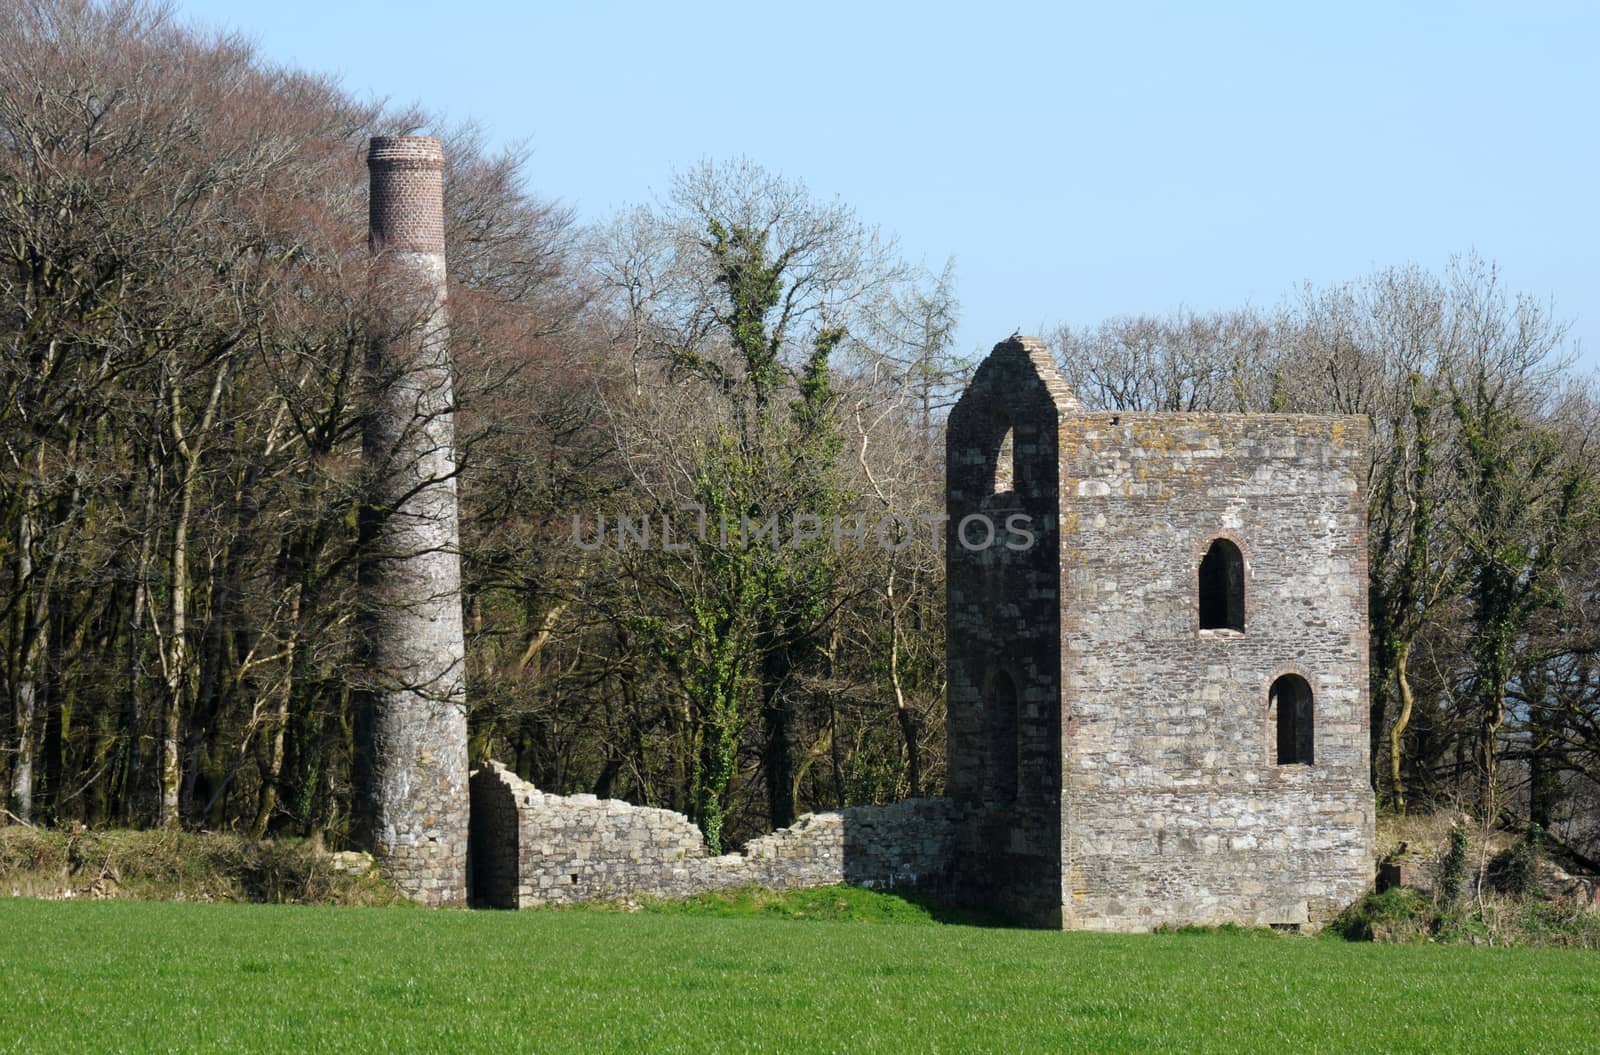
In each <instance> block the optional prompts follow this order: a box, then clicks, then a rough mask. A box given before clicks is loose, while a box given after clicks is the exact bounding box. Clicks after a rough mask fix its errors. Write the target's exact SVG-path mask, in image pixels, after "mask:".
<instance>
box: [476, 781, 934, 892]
mask: <svg viewBox="0 0 1600 1055" xmlns="http://www.w3.org/2000/svg"><path fill="white" fill-rule="evenodd" d="M471 787H472V838H471V843H472V847H471V861H472V886H473V890H474V895H475V899H476V900H477V901H478V902H479V903H480V904H483V905H486V906H489V907H494V908H532V907H535V906H539V905H549V904H565V903H572V902H579V901H605V900H616V899H627V898H630V897H636V896H639V895H649V896H656V897H689V896H692V895H694V894H700V893H705V892H707V891H711V890H722V889H728V888H732V887H740V886H748V885H752V884H753V885H759V886H766V887H773V888H786V887H812V886H828V885H831V884H834V883H852V884H855V885H857V886H866V887H876V888H880V889H891V888H892V889H919V890H935V889H940V888H942V887H943V886H944V885H945V883H946V882H947V878H948V873H949V862H950V861H951V860H952V857H953V848H952V832H953V824H952V820H951V818H952V809H951V805H950V803H948V802H947V801H946V800H944V799H911V800H907V801H905V802H899V803H895V804H894V805H891V806H858V807H852V808H849V809H844V810H840V811H838V812H833V813H818V814H807V815H806V816H804V817H801V818H800V819H799V820H798V821H796V822H795V824H794V825H793V826H792V827H790V828H784V829H781V830H779V831H776V832H773V833H772V834H771V835H767V836H764V837H762V838H760V839H755V840H752V841H751V842H750V843H749V844H748V845H746V847H745V848H744V851H743V852H742V853H736V854H725V855H723V856H721V857H708V856H707V855H706V847H705V840H704V839H703V838H702V837H701V835H700V830H699V829H698V828H696V827H695V825H694V824H693V823H692V822H691V821H690V820H689V819H688V818H687V817H685V816H684V815H683V814H681V813H674V812H672V811H671V810H662V809H651V808H649V807H643V806H633V805H630V804H628V803H626V802H620V801H616V800H611V799H598V798H595V797H594V796H593V795H570V796H563V795H549V794H546V793H544V792H542V791H540V790H539V789H537V788H535V787H534V786H533V785H532V784H529V783H528V782H527V781H524V780H521V779H519V778H518V777H517V776H516V775H515V774H513V773H512V772H511V771H510V770H508V769H506V768H505V767H504V766H502V765H500V764H499V763H493V762H492V763H490V764H489V765H488V766H486V767H484V768H483V769H480V770H478V771H476V772H475V773H474V774H473V775H472V781H471Z"/></svg>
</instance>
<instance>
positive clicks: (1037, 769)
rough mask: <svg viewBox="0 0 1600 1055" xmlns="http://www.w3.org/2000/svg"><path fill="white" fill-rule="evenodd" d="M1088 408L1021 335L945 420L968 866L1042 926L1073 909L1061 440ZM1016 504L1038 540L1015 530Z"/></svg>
mask: <svg viewBox="0 0 1600 1055" xmlns="http://www.w3.org/2000/svg"><path fill="white" fill-rule="evenodd" d="M1076 409H1077V401H1076V399H1074V398H1073V397H1072V395H1071V393H1070V392H1069V391H1068V390H1067V387H1066V385H1065V384H1064V383H1063V382H1062V381H1061V379H1060V377H1059V376H1058V375H1057V373H1056V370H1055V366H1054V364H1053V363H1052V362H1051V360H1050V354H1049V352H1048V351H1047V350H1046V349H1045V347H1044V345H1043V344H1042V343H1041V342H1039V341H1038V340H1037V339H1035V338H1014V339H1012V340H1010V341H1006V342H1003V343H1001V344H1000V345H998V346H996V348H995V350H994V352H993V354H992V355H990V356H989V358H988V359H986V360H985V361H984V362H983V364H982V365H981V366H979V368H978V371H977V373H976V375H975V376H974V377H973V381H972V384H971V386H970V387H969V388H968V390H967V392H966V394H965V395H964V396H963V397H962V399H961V401H960V402H959V403H958V404H957V406H956V407H955V408H953V409H952V411H951V413H950V418H949V422H948V426H947V430H946V447H945V450H946V466H945V473H946V478H945V499H946V512H947V513H948V515H949V521H948V522H947V524H946V539H945V554H946V611H947V632H946V648H945V655H946V663H947V669H948V671H949V681H948V686H949V687H948V717H947V728H948V734H949V753H948V788H949V794H950V795H951V797H952V798H953V799H954V800H955V802H956V805H957V807H958V809H959V811H960V816H961V823H960V826H959V830H960V841H959V847H958V860H957V869H958V873H959V876H960V884H961V886H962V888H963V891H964V894H965V896H966V897H967V898H968V899H969V900H972V901H974V902H978V903H983V904H993V905H996V906H998V907H1000V908H1002V909H1003V910H1005V911H1007V912H1008V913H1010V914H1011V915H1013V916H1014V917H1015V918H1017V919H1018V920H1020V921H1023V922H1028V923H1033V924H1037V925H1040V926H1059V925H1060V912H1061V765H1060V761H1061V691H1060V677H1061V637H1060V624H1061V603H1060V602H1061V597H1060V590H1059V580H1060V566H1059V562H1058V552H1059V541H1060V540H1059V536H1058V534H1057V516H1056V511H1057V507H1058V501H1059V492H1058V486H1057V470H1058V461H1057V449H1058V448H1057V441H1058V426H1059V421H1060V419H1061V417H1062V416H1063V415H1064V414H1070V413H1073V412H1075V411H1076ZM1008 433H1009V441H1008V439H1007V435H1008ZM1013 516H1020V517H1022V518H1024V520H1023V521H1020V522H1018V523H1019V524H1020V523H1026V525H1027V531H1028V532H1029V533H1030V534H1031V536H1032V537H1031V540H1026V539H1024V537H1023V536H1021V535H1015V534H1013V533H1012V532H1011V531H1009V530H1008V529H1007V524H1008V521H1010V519H1011V518H1012V517H1013ZM991 531H993V532H994V533H995V536H996V537H994V538H993V539H992V544H990V545H982V543H983V542H984V541H985V539H986V538H987V537H988V534H989V532H991ZM1025 541H1026V543H1027V544H1026V545H1024V544H1023V543H1024V542H1025Z"/></svg>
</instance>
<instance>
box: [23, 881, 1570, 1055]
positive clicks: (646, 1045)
mask: <svg viewBox="0 0 1600 1055" xmlns="http://www.w3.org/2000/svg"><path fill="white" fill-rule="evenodd" d="M818 904H819V906H820V905H821V904H822V903H821V902H819V903H818ZM767 908H768V909H770V908H771V907H770V906H768V907H767ZM784 914H787V915H790V916H794V915H805V916H807V918H806V919H805V920H803V921H796V920H794V919H792V918H790V919H784V918H775V917H776V916H779V915H784ZM814 915H822V916H826V915H827V912H826V911H825V910H823V909H822V908H819V911H818V912H816V913H808V912H803V911H802V912H795V911H793V910H792V909H791V910H786V911H785V912H782V913H775V912H771V911H766V912H765V913H763V912H760V911H758V912H757V913H755V914H754V915H747V916H745V917H744V918H722V917H719V916H718V915H716V914H715V913H714V912H712V911H709V910H707V911H704V912H702V913H701V914H695V913H694V912H687V911H683V910H681V909H679V910H675V911H673V912H671V913H652V912H644V913H633V914H625V913H615V912H595V911H567V912H553V911H544V912H522V913H497V912H428V911H422V910H415V911H413V910H407V909H333V908H299V907H286V906H253V905H195V904H171V903H165V904H163V903H144V902H134V901H102V902H76V903H75V902H45V901H30V900H26V899H6V900H3V901H0V1052H4V1051H19V1052H79V1051H82V1052H113V1051H176V1052H221V1051H272V1052H286V1053H294V1055H301V1053H318V1052H378V1051H440V1052H480V1051H481V1052H495V1053H497V1055H516V1053H521V1052H580V1053H584V1055H597V1053H601V1052H611V1051H630V1052H667V1051H683V1052H697V1053H698V1052H739V1051H776V1052H805V1051H838V1052H857V1051H882V1052H895V1053H911V1052H930V1051H943V1052H954V1051H962V1052H966V1051H973V1052H978V1051H992V1052H1005V1053H1007V1055H1011V1053H1020V1052H1037V1051H1073V1052H1121V1051H1126V1052H1148V1051H1173V1052H1243V1051H1260V1052H1270V1053H1272V1055H1298V1053H1301V1052H1307V1051H1330V1052H1349V1051H1384V1052H1401V1051H1416V1052H1450V1053H1459V1052H1469V1051H1484V1052H1520V1051H1539V1052H1568V1051H1570V1052H1580V1051H1581V1052H1593V1051H1596V1050H1600V956H1597V955H1596V954H1595V953H1593V952H1583V951H1568V950H1559V949H1490V948H1471V947H1462V946H1382V945H1362V944H1346V943H1343V942H1339V941H1335V940H1322V939H1309V938H1274V937H1259V936H1252V935H1248V934H1246V935H1239V934H1158V935H1152V936H1127V937H1123V936H1101V935H1089V934H1056V933H1041V932H1036V931H1020V930H1002V929H993V928H982V927H968V926H948V925H940V924H936V923H932V922H930V921H929V920H928V919H927V918H926V917H925V916H923V915H920V914H919V913H917V912H912V911H907V912H904V913H901V914H900V916H901V917H903V921H902V922H895V921H894V917H895V913H893V912H891V913H889V914H888V917H889V918H890V922H879V923H870V922H860V921H855V922H829V921H826V920H817V919H814V918H810V917H812V916H814ZM763 916H765V917H768V918H763ZM918 924H922V925H918Z"/></svg>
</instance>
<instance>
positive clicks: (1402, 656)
mask: <svg viewBox="0 0 1600 1055" xmlns="http://www.w3.org/2000/svg"><path fill="white" fill-rule="evenodd" d="M1410 662H1411V642H1410V641H1407V642H1405V643H1404V644H1402V645H1401V646H1400V648H1399V650H1398V651H1397V652H1396V653H1395V658H1394V672H1395V681H1396V682H1397V683H1398V684H1399V686H1400V713H1399V715H1397V716H1396V717H1395V720H1394V728H1393V729H1392V730H1390V732H1389V781H1390V783H1391V785H1392V787H1393V788H1394V805H1395V809H1396V810H1397V811H1398V812H1399V814H1400V816H1402V817H1404V816H1405V815H1406V785H1405V780H1404V779H1403V777H1402V776H1401V773H1400V761H1401V754H1402V750H1401V749H1402V746H1403V745H1404V743H1405V736H1406V727H1407V726H1408V725H1410V724H1411V711H1412V709H1413V707H1414V705H1415V703H1416V700H1415V698H1414V697H1413V696H1412V694H1411V676H1410V671H1409V669H1408V667H1409V665H1410Z"/></svg>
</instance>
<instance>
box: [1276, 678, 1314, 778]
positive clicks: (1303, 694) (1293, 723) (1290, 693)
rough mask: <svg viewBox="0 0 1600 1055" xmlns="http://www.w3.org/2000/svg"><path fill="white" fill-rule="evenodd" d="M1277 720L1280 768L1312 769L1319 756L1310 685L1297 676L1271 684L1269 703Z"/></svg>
mask: <svg viewBox="0 0 1600 1055" xmlns="http://www.w3.org/2000/svg"><path fill="white" fill-rule="evenodd" d="M1269 706H1270V707H1271V708H1272V712H1273V714H1274V715H1276V717H1277V726H1278V765H1280V766H1309V765H1311V764H1312V762H1313V761H1314V760H1315V756H1316V737H1315V735H1314V730H1313V725H1314V724H1315V719H1314V716H1313V712H1314V708H1313V707H1312V700H1311V686H1310V685H1309V684H1308V683H1307V682H1306V679H1304V678H1302V677H1301V676H1300V675H1298V674H1285V675H1284V676H1283V677H1281V678H1279V679H1278V680H1277V681H1275V682H1273V683H1272V695H1271V699H1270V701H1269Z"/></svg>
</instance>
